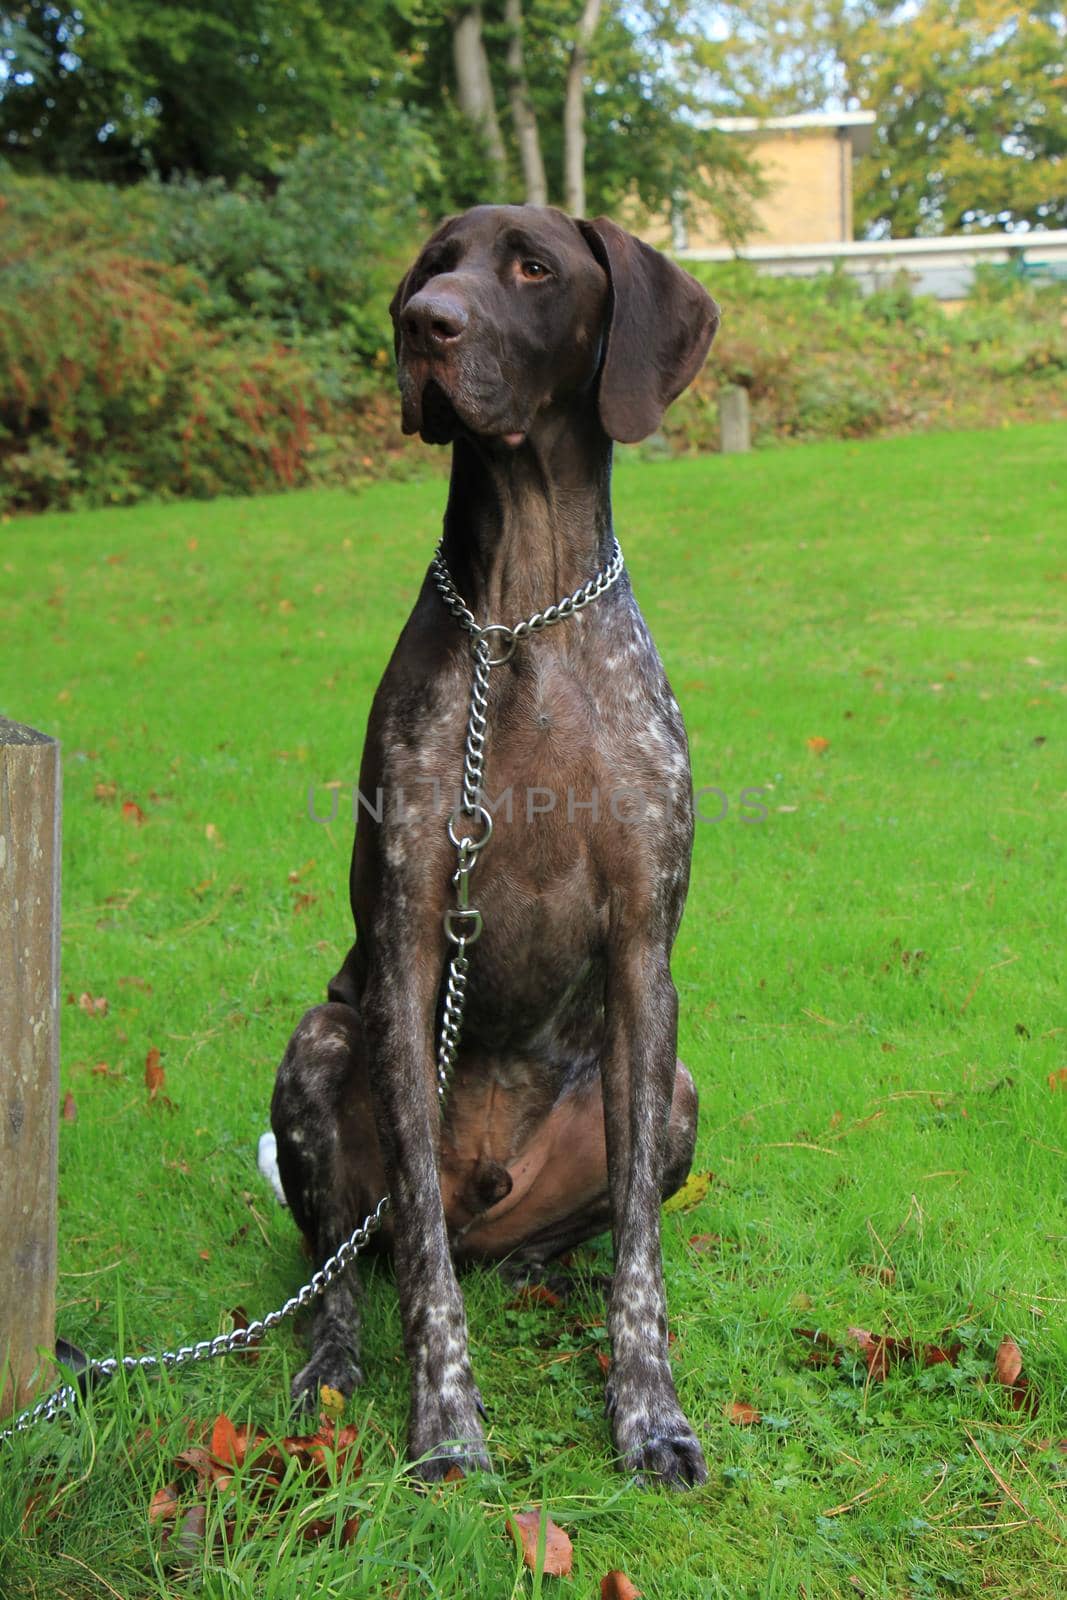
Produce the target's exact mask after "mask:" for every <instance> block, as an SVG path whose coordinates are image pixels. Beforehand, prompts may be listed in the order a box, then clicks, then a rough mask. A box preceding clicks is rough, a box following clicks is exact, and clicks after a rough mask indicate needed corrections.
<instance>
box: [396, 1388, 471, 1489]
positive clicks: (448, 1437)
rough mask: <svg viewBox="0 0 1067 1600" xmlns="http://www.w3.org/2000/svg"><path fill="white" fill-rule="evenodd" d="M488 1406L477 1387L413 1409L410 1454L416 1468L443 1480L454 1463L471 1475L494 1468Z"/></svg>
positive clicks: (426, 1476) (432, 1478)
mask: <svg viewBox="0 0 1067 1600" xmlns="http://www.w3.org/2000/svg"><path fill="white" fill-rule="evenodd" d="M484 1415H485V1408H484V1406H483V1405H482V1399H481V1396H480V1394H479V1393H478V1391H477V1389H476V1388H474V1386H473V1385H471V1388H470V1391H469V1393H468V1394H465V1395H463V1396H456V1397H452V1398H451V1399H450V1400H449V1401H448V1402H445V1401H443V1400H441V1399H440V1398H439V1397H437V1398H435V1401H434V1403H432V1404H430V1405H424V1406H422V1407H420V1408H419V1410H418V1413H417V1414H416V1411H415V1410H414V1408H413V1410H412V1414H411V1421H410V1423H409V1426H408V1456H409V1457H410V1459H411V1466H412V1471H413V1472H414V1473H415V1475H416V1476H417V1477H419V1478H421V1479H423V1481H424V1482H426V1483H436V1482H439V1481H440V1479H441V1478H444V1477H447V1475H448V1473H449V1472H450V1471H451V1470H452V1468H453V1467H458V1468H459V1470H460V1471H461V1472H462V1473H463V1474H464V1475H467V1474H468V1473H471V1472H491V1471H492V1464H491V1462H490V1460H489V1453H488V1451H487V1450H486V1447H485V1434H484V1433H483V1432H482V1423H481V1418H482V1417H484Z"/></svg>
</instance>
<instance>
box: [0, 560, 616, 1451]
mask: <svg viewBox="0 0 1067 1600" xmlns="http://www.w3.org/2000/svg"><path fill="white" fill-rule="evenodd" d="M442 542H443V541H442ZM622 570H623V557H622V550H621V549H620V547H619V542H618V540H617V539H615V540H613V542H612V554H611V560H610V561H609V562H608V564H607V566H606V567H604V568H603V569H602V570H601V571H600V572H598V573H597V575H596V576H595V577H594V578H591V579H590V580H589V582H588V583H585V584H583V585H582V587H581V588H580V589H576V590H575V591H574V593H573V594H570V595H567V596H566V597H565V598H564V599H562V600H560V601H559V602H557V604H556V605H551V606H548V607H547V608H546V610H544V611H537V612H535V613H534V615H533V616H532V617H528V618H526V620H525V621H523V622H519V623H516V625H515V626H514V627H513V628H509V627H506V626H505V625H504V624H503V623H499V622H490V623H487V624H486V626H485V627H484V628H483V627H480V626H479V625H478V622H477V620H476V618H475V616H474V613H473V612H472V611H471V610H470V609H469V607H468V606H467V605H466V603H465V602H464V600H463V598H462V596H461V595H460V594H459V591H458V590H457V589H456V586H455V584H454V583H453V582H452V576H451V574H450V572H449V570H448V567H447V566H446V565H445V559H444V555H443V553H442V546H441V544H438V546H437V549H436V551H435V552H434V557H433V560H432V562H431V563H430V571H431V572H432V573H433V576H434V582H435V584H436V586H437V589H438V592H439V593H440V594H441V596H442V598H443V599H444V602H445V604H446V605H447V606H448V609H449V610H450V611H451V612H452V615H453V616H454V617H456V618H457V619H458V621H459V622H460V624H461V626H462V627H463V628H465V629H466V630H467V632H468V633H469V634H470V635H471V653H472V655H473V657H474V677H473V681H472V684H471V698H470V709H469V711H468V713H467V737H466V743H465V746H464V751H463V791H462V799H461V801H460V803H459V805H457V806H456V808H455V810H454V811H453V812H452V814H451V815H450V817H449V819H448V837H449V839H450V840H451V841H452V843H453V844H454V845H455V847H456V853H457V862H456V870H455V872H454V873H453V874H452V884H453V886H454V888H455V890H456V904H455V905H454V906H449V908H448V909H447V910H446V912H445V915H444V927H445V934H446V936H447V938H448V939H449V941H450V942H451V944H453V945H454V946H455V949H454V951H453V953H452V957H451V959H450V961H449V964H448V971H447V974H446V976H445V998H444V1006H443V1009H442V1013H441V1030H440V1035H439V1037H438V1041H437V1096H438V1099H439V1101H440V1103H441V1106H442V1107H444V1105H445V1102H446V1100H447V1097H448V1091H449V1088H450V1087H451V1083H452V1074H453V1071H454V1069H455V1065H456V1054H457V1052H458V1050H459V1039H460V1033H461V1031H462V1028H463V1013H464V1010H465V1008H466V1003H467V975H468V972H469V968H470V963H469V961H468V959H467V950H468V948H469V946H470V945H472V944H474V943H475V942H476V941H477V939H478V938H479V937H480V935H481V931H482V914H481V912H480V911H479V910H478V908H477V906H472V905H471V904H470V876H471V873H472V872H473V871H474V868H475V867H476V866H477V864H478V853H479V851H481V850H483V849H484V848H485V846H486V845H487V844H488V843H489V840H490V838H491V837H492V832H493V819H492V816H491V815H490V813H489V810H488V807H487V806H486V804H485V788H484V782H483V780H484V777H485V742H486V736H487V733H488V724H489V716H488V708H489V673H490V670H491V669H492V668H493V667H499V666H502V665H503V664H504V663H505V662H506V661H510V660H511V658H512V656H513V655H514V653H515V646H516V645H517V644H518V642H519V640H520V639H525V638H526V637H528V636H529V635H530V634H532V633H537V632H540V630H541V629H542V628H548V627H552V626H553V624H555V623H557V622H563V621H564V620H565V619H566V618H567V617H569V616H572V615H573V613H574V612H576V611H581V610H582V608H583V607H584V606H587V605H588V604H589V603H590V601H591V600H595V599H596V598H597V596H598V595H601V594H603V593H604V591H605V590H606V589H610V588H611V586H612V584H613V583H614V582H615V581H616V579H617V578H618V577H619V576H620V574H621V573H622ZM497 635H502V636H503V642H502V644H501V646H500V651H501V653H499V654H497V655H493V653H492V650H491V647H490V643H489V640H490V638H491V637H495V636H497ZM465 819H470V821H472V822H474V823H475V824H476V826H477V827H478V828H479V829H480V832H478V833H475V834H472V833H470V832H469V831H468V830H469V826H470V823H469V822H468V821H467V820H465ZM457 925H458V929H457ZM389 1206H390V1197H389V1195H388V1194H383V1195H382V1197H381V1199H380V1200H379V1201H378V1204H377V1205H376V1206H375V1208H374V1210H373V1211H372V1212H370V1213H369V1215H368V1216H366V1217H364V1219H363V1221H362V1222H361V1223H360V1224H359V1226H358V1227H357V1228H354V1229H353V1230H352V1232H351V1233H350V1234H349V1236H348V1238H347V1239H346V1240H345V1241H344V1242H343V1244H340V1245H338V1247H337V1249H336V1250H335V1251H334V1253H333V1255H332V1256H328V1257H327V1259H326V1260H325V1261H324V1262H323V1264H322V1266H321V1267H320V1268H319V1269H318V1271H317V1272H313V1273H312V1275H311V1277H310V1278H309V1279H308V1281H307V1283H305V1284H304V1285H303V1286H302V1287H301V1288H300V1289H298V1290H297V1292H296V1294H294V1295H291V1296H290V1298H289V1299H288V1300H287V1301H286V1302H285V1304H284V1305H282V1306H279V1307H278V1309H277V1310H276V1311H268V1312H267V1314H266V1315H265V1316H263V1317H261V1318H258V1319H257V1320H256V1321H254V1322H250V1323H249V1324H248V1326H247V1327H245V1328H234V1329H233V1331H232V1332H231V1333H220V1334H217V1335H216V1336H215V1338H214V1339H200V1340H198V1341H197V1343H196V1344H183V1345H179V1347H178V1348H177V1350H161V1351H160V1352H159V1353H158V1354H157V1355H144V1356H121V1357H119V1356H107V1357H106V1358H105V1359H104V1360H102V1361H93V1362H90V1363H88V1365H87V1366H86V1368H85V1371H84V1372H83V1373H81V1374H80V1376H79V1381H78V1382H77V1383H66V1384H63V1385H62V1386H61V1387H60V1388H58V1389H54V1390H53V1391H52V1393H51V1394H49V1395H46V1396H45V1398H44V1399H43V1400H39V1401H38V1402H37V1404H36V1405H34V1406H30V1407H29V1408H28V1409H27V1410H25V1411H22V1412H20V1413H19V1414H18V1416H16V1417H15V1418H14V1420H13V1421H12V1423H11V1425H10V1426H9V1427H7V1428H5V1429H3V1430H2V1431H0V1444H6V1442H7V1441H8V1440H9V1439H12V1438H14V1436H15V1435H16V1434H18V1433H26V1432H28V1431H29V1430H30V1429H31V1428H35V1427H36V1426H37V1424H38V1423H41V1422H54V1421H55V1419H56V1418H57V1417H58V1416H60V1415H61V1414H62V1413H63V1412H64V1411H66V1410H67V1408H68V1407H69V1406H70V1405H71V1404H72V1403H73V1401H74V1400H75V1399H76V1397H77V1396H78V1394H79V1393H82V1394H84V1393H85V1391H86V1390H87V1389H88V1388H89V1387H91V1386H92V1385H93V1384H94V1383H99V1382H103V1381H105V1380H106V1379H108V1378H111V1377H113V1376H114V1374H115V1373H116V1372H117V1371H118V1370H119V1368H120V1367H121V1368H122V1370H123V1371H124V1372H136V1371H138V1370H140V1371H142V1372H145V1371H152V1370H153V1369H157V1368H158V1369H163V1368H167V1369H170V1368H173V1367H181V1366H185V1365H187V1364H189V1363H192V1362H197V1361H215V1360H217V1359H218V1358H219V1357H221V1356H228V1355H231V1354H232V1353H233V1352H234V1351H235V1350H247V1349H248V1348H249V1347H251V1346H253V1345H255V1344H256V1342H257V1341H258V1340H259V1339H261V1338H262V1337H263V1335H264V1334H266V1333H269V1332H270V1331H271V1330H272V1329H274V1328H276V1327H277V1326H278V1325H279V1323H282V1322H285V1321H286V1320H287V1319H288V1318H289V1317H291V1316H294V1315H295V1313H296V1312H297V1311H302V1310H303V1309H304V1307H305V1306H308V1305H310V1303H311V1301H312V1300H316V1299H317V1298H318V1297H319V1295H321V1294H323V1293H324V1292H325V1291H326V1289H328V1288H329V1286H330V1284H331V1283H332V1282H333V1281H334V1279H335V1278H337V1277H339V1276H340V1274H341V1273H342V1272H344V1271H345V1269H346V1268H347V1267H349V1266H351V1264H352V1262H353V1261H354V1260H355V1258H356V1256H358V1255H359V1253H360V1251H361V1250H363V1249H365V1248H366V1245H367V1243H368V1241H369V1240H370V1238H371V1235H372V1234H374V1233H376V1232H377V1231H378V1229H379V1228H380V1227H381V1225H382V1222H383V1219H384V1217H385V1214H386V1212H387V1211H388V1210H389Z"/></svg>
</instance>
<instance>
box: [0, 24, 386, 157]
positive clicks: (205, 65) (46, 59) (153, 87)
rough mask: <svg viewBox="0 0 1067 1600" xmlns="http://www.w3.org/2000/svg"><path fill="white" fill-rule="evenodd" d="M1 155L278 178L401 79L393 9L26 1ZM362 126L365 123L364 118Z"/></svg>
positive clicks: (2, 49)
mask: <svg viewBox="0 0 1067 1600" xmlns="http://www.w3.org/2000/svg"><path fill="white" fill-rule="evenodd" d="M0 61H2V62H3V65H4V67H5V69H6V77H5V78H4V79H3V81H2V82H0V153H3V154H4V155H6V156H8V157H9V159H11V160H12V161H14V162H16V163H18V164H20V165H22V166H24V167H32V166H35V165H40V166H43V167H45V168H46V170H49V171H53V172H65V173H68V174H71V175H72V176H77V177H97V178H109V179H112V180H114V181H116V182H120V183H122V182H130V181H134V180H136V179H137V178H140V177H143V176H145V174H146V173H147V172H157V173H159V174H161V175H162V176H164V177H168V176H170V174H171V173H175V172H180V173H193V174H197V175H199V176H221V177H224V178H226V179H228V180H232V179H234V178H236V177H238V176H240V175H242V174H249V175H251V176H254V177H258V178H263V177H269V176H270V175H271V174H272V173H274V172H275V171H276V170H277V169H278V166H279V164H280V163H281V162H282V161H284V160H285V159H286V158H287V157H288V156H289V155H290V154H291V153H292V151H293V150H294V149H295V148H296V146H297V145H298V144H299V143H300V141H301V139H303V138H314V137H316V136H318V135H321V134H325V133H330V132H340V133H342V134H343V133H344V132H346V131H347V129H348V126H349V124H350V121H351V120H352V118H351V111H352V104H353V98H354V97H357V96H366V95H368V94H372V95H373V94H374V93H376V92H377V90H378V86H379V85H380V83H381V82H382V80H383V77H384V78H388V77H389V76H391V75H392V74H393V72H394V44H393V40H392V37H391V35H390V33H389V31H388V14H387V8H385V7H384V6H382V7H379V8H378V9H377V10H375V9H374V8H373V7H371V8H368V9H366V10H363V11H361V13H360V15H359V17H358V18H357V17H355V16H353V15H352V14H351V8H350V7H349V6H346V5H345V4H344V3H342V0H232V3H231V4H230V5H227V6H225V7H221V6H212V5H209V4H207V3H206V0H200V3H199V4H197V3H190V0H79V3H78V5H77V6H74V5H73V4H69V3H68V4H65V5H64V4H63V3H59V4H56V3H54V0H26V3H25V4H22V5H17V6H15V7H14V8H13V9H11V10H9V11H8V12H7V13H6V16H5V17H4V19H3V21H2V22H0ZM356 121H357V123H358V118H357V119H356Z"/></svg>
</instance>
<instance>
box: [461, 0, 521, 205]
mask: <svg viewBox="0 0 1067 1600" xmlns="http://www.w3.org/2000/svg"><path fill="white" fill-rule="evenodd" d="M452 58H453V61H454V62H455V67H456V90H457V94H458V99H459V108H460V110H461V111H462V112H463V115H464V116H465V117H467V118H468V119H469V120H470V121H471V122H472V123H473V124H474V126H475V127H476V128H477V129H478V131H479V132H480V133H481V135H482V137H483V138H484V140H485V148H486V150H487V152H488V155H489V161H490V165H491V166H492V168H493V182H494V184H495V186H496V189H497V193H496V194H495V195H487V196H486V198H487V199H494V200H496V199H503V198H504V193H505V190H506V188H507V175H508V161H507V153H506V151H505V149H504V140H503V137H502V136H501V132H500V123H499V121H498V120H497V114H496V102H495V100H494V99H493V84H492V79H491V78H490V76H489V57H488V56H487V55H486V53H485V40H484V38H483V37H482V8H481V6H480V5H473V6H467V7H465V9H464V10H462V11H461V12H460V13H459V15H458V16H457V18H456V21H455V24H454V26H453V29H452Z"/></svg>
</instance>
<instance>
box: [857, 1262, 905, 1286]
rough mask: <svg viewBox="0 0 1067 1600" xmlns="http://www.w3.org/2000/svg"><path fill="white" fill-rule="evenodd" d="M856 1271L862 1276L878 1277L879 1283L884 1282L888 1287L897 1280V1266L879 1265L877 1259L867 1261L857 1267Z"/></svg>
mask: <svg viewBox="0 0 1067 1600" xmlns="http://www.w3.org/2000/svg"><path fill="white" fill-rule="evenodd" d="M856 1271H857V1272H858V1273H859V1275H860V1277H861V1278H877V1280H878V1282H879V1283H884V1284H885V1285H886V1286H887V1287H888V1285H889V1284H892V1283H896V1281H897V1269H896V1267H884V1266H879V1265H878V1263H877V1262H876V1261H865V1262H864V1263H863V1264H862V1265H861V1266H859V1267H857V1268H856Z"/></svg>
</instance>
